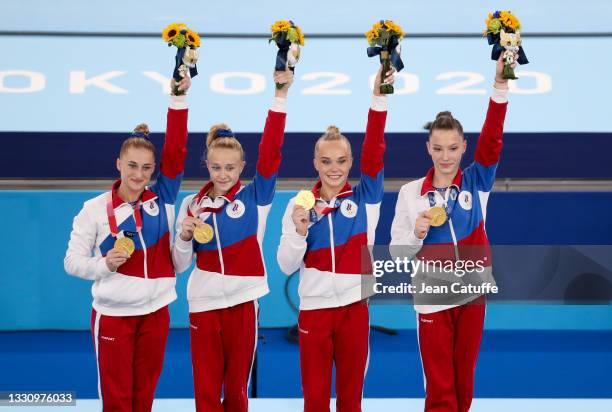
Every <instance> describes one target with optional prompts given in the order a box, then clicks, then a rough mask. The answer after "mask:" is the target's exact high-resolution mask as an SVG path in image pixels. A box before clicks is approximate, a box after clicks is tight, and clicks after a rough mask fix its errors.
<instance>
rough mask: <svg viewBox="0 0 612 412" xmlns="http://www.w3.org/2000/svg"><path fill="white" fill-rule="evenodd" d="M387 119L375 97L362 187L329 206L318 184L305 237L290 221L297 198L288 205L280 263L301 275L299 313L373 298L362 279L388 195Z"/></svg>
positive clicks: (363, 154)
mask: <svg viewBox="0 0 612 412" xmlns="http://www.w3.org/2000/svg"><path fill="white" fill-rule="evenodd" d="M386 119H387V100H386V97H384V96H379V97H377V96H375V97H374V98H373V102H372V107H371V109H370V111H369V114H368V124H367V127H366V134H365V140H364V142H363V147H362V151H361V179H360V181H359V184H357V185H356V186H355V187H354V188H351V186H350V184H348V182H347V184H346V185H345V186H344V188H343V189H342V190H341V191H340V193H338V195H336V197H335V198H333V199H331V200H330V201H329V202H326V201H325V200H323V199H321V197H320V194H319V188H320V185H321V183H320V182H318V183H317V185H316V186H315V187H314V188H313V194H314V195H315V199H316V205H315V208H314V209H313V211H314V213H315V214H312V212H311V222H310V224H309V226H308V233H307V234H306V236H301V235H299V234H298V233H297V232H296V231H295V224H294V223H293V220H292V219H291V214H292V213H293V207H294V201H295V198H293V199H291V200H290V201H289V204H288V205H287V209H286V211H285V215H284V217H283V229H282V236H281V240H280V245H279V248H278V253H277V260H278V264H279V266H280V268H281V270H282V271H283V272H284V273H286V274H287V275H290V274H292V273H293V272H295V271H296V270H298V269H299V270H300V284H299V287H298V293H299V295H300V309H301V310H311V309H323V308H334V307H340V306H346V305H349V304H351V303H353V302H357V301H359V300H362V299H364V298H365V297H368V296H370V295H371V294H372V293H370V291H371V288H364V287H362V286H363V285H362V280H363V276H361V275H367V276H368V277H369V276H370V274H371V273H372V272H371V261H370V259H369V254H368V253H367V245H373V244H374V235H375V233H376V225H377V224H378V218H379V214H380V203H381V201H382V198H383V194H384V187H383V175H384V173H383V155H384V152H385V138H384V132H385V122H386ZM330 209H332V210H331V211H330ZM325 212H327V213H325Z"/></svg>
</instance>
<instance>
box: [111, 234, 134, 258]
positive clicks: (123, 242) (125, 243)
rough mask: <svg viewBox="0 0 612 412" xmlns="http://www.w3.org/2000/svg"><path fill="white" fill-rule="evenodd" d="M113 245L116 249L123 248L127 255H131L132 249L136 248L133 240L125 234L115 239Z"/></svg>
mask: <svg viewBox="0 0 612 412" xmlns="http://www.w3.org/2000/svg"><path fill="white" fill-rule="evenodd" d="M113 247H114V248H115V249H118V250H123V251H124V252H125V253H127V254H128V255H129V256H132V253H134V250H136V245H135V244H134V241H133V240H132V239H130V238H129V237H125V236H124V237H122V238H119V239H117V240H115V245H114V246H113Z"/></svg>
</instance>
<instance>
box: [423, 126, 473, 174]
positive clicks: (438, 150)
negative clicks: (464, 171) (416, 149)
mask: <svg viewBox="0 0 612 412" xmlns="http://www.w3.org/2000/svg"><path fill="white" fill-rule="evenodd" d="M466 147H467V142H466V140H465V139H464V138H463V135H462V134H461V133H460V132H459V131H458V130H456V129H450V130H446V129H435V130H433V131H432V132H431V135H430V136H429V141H428V142H427V151H428V152H429V155H430V156H431V160H432V161H433V164H434V169H435V173H436V174H439V175H442V176H447V177H451V178H453V177H455V175H456V174H457V171H458V170H459V166H460V164H461V157H462V156H463V153H465V149H466Z"/></svg>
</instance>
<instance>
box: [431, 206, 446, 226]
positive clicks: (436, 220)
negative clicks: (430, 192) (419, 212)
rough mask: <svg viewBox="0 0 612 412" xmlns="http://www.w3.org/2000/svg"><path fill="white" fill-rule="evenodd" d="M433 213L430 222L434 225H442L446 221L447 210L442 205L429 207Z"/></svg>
mask: <svg viewBox="0 0 612 412" xmlns="http://www.w3.org/2000/svg"><path fill="white" fill-rule="evenodd" d="M429 214H430V215H431V222H430V224H431V225H432V226H434V227H438V226H442V225H443V224H444V222H446V210H444V208H442V207H440V206H434V207H432V208H431V209H429Z"/></svg>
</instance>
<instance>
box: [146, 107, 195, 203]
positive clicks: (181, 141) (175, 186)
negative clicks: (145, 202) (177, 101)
mask: <svg viewBox="0 0 612 412" xmlns="http://www.w3.org/2000/svg"><path fill="white" fill-rule="evenodd" d="M187 113H188V110H187V109H181V110H175V109H168V120H167V123H166V138H165V141H164V147H163V149H162V154H161V164H160V168H159V169H160V173H159V175H158V177H157V183H156V184H155V186H153V187H152V190H153V191H154V192H156V193H157V195H158V196H159V197H160V198H161V199H162V200H163V201H164V203H168V204H174V203H175V201H176V197H177V195H178V191H179V188H180V186H181V181H182V180H183V171H184V169H185V158H186V156H187V147H186V146H187Z"/></svg>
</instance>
